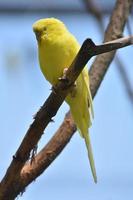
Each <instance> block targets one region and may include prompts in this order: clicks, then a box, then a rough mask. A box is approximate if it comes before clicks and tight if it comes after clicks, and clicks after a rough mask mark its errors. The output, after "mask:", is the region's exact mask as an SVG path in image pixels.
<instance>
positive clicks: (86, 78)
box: [82, 67, 94, 118]
mask: <svg viewBox="0 0 133 200" xmlns="http://www.w3.org/2000/svg"><path fill="white" fill-rule="evenodd" d="M82 77H83V80H84V81H85V85H86V88H87V91H88V102H89V106H90V111H91V115H92V118H94V110H93V104H92V96H91V91H90V87H89V75H88V69H87V67H85V68H84V69H83V71H82Z"/></svg>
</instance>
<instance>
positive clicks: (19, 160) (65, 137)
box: [0, 0, 132, 200]
mask: <svg viewBox="0 0 133 200" xmlns="http://www.w3.org/2000/svg"><path fill="white" fill-rule="evenodd" d="M122 2H123V3H122ZM131 4H132V1H131V0H128V1H120V0H118V1H117V3H116V7H115V10H114V11H113V14H112V18H111V23H110V26H111V27H110V26H109V27H108V31H111V33H110V34H111V35H110V34H108V31H107V32H106V37H105V41H107V40H110V39H112V38H111V36H112V35H113V34H114V38H118V37H119V36H120V35H121V33H122V31H123V27H124V24H125V22H126V19H127V16H128V14H129V11H130V7H131ZM114 16H115V18H114ZM117 18H119V19H120V20H119V23H120V24H119V25H118V24H116V21H117ZM115 20H116V21H115ZM117 23H118V21H117ZM116 30H117V33H119V34H115V33H116ZM130 39H131V38H130ZM118 43H119V42H118ZM118 43H117V45H118ZM85 44H86V45H85ZM84 45H85V46H86V48H85V49H84V48H83V47H82V48H81V49H82V53H81V54H80V53H79V54H78V56H77V57H76V59H75V60H74V62H73V63H72V66H71V67H70V69H69V70H68V72H67V79H66V80H68V81H65V83H64V82H60V83H58V85H56V87H55V91H56V93H55V91H53V92H52V94H51V95H52V97H51V95H50V97H49V98H48V100H47V101H46V103H45V104H44V105H43V107H42V108H41V109H40V111H39V112H38V113H37V115H36V117H35V121H34V122H33V124H32V125H31V126H30V128H29V130H28V132H27V135H26V136H25V138H24V140H23V141H22V143H21V145H20V147H19V149H18V150H17V152H16V155H15V156H14V157H13V160H12V162H11V165H10V166H9V168H8V170H7V173H6V175H5V176H4V178H3V180H2V182H1V184H0V200H5V199H6V200H8V199H10V200H12V199H14V198H15V197H16V196H17V195H18V194H19V193H20V192H22V191H23V190H24V188H25V186H27V185H28V184H29V183H30V182H31V181H32V180H34V179H35V178H36V177H37V176H33V175H34V174H35V172H36V170H37V169H38V167H39V164H38V165H37V162H36V159H37V158H38V159H39V158H41V156H42V155H47V156H46V160H45V159H44V157H43V156H42V160H41V162H39V163H40V164H41V163H42V162H43V164H44V165H45V167H42V168H41V171H40V173H38V175H39V174H41V173H42V172H43V171H44V170H45V169H46V167H48V166H49V164H50V163H51V162H52V161H53V160H54V159H55V158H56V157H57V156H58V154H59V153H60V152H61V151H62V150H63V148H64V147H65V145H66V144H67V143H68V141H69V140H70V138H71V136H72V135H73V133H74V132H75V131H76V127H75V125H74V122H73V120H72V118H71V115H70V113H69V114H68V115H67V116H66V118H65V121H64V122H63V124H62V125H61V127H60V129H59V130H58V131H57V134H56V135H55V137H53V139H52V140H51V141H50V142H49V144H48V145H47V146H46V147H45V148H44V149H43V150H42V151H41V152H40V153H39V154H38V155H37V156H36V157H35V161H34V162H33V163H32V165H30V166H31V168H30V169H29V168H27V169H28V170H26V167H27V166H28V164H25V162H26V161H28V159H29V157H30V153H31V150H33V149H34V148H35V147H36V145H37V142H38V141H39V139H40V137H41V135H42V134H43V130H44V128H45V127H46V125H47V124H48V122H50V121H51V118H52V117H53V116H54V114H56V112H57V110H58V108H59V106H60V105H61V103H62V102H63V100H64V99H65V97H66V95H67V94H68V92H69V88H70V87H71V85H72V83H74V81H75V79H76V78H77V76H78V75H79V73H80V72H81V70H82V67H81V66H84V65H85V64H86V62H87V61H88V59H90V58H91V57H92V56H93V55H95V54H94V53H93V52H92V49H93V50H95V52H96V53H97V54H98V52H97V51H96V48H97V47H98V48H99V49H100V48H101V46H95V45H94V43H93V42H92V41H91V40H86V42H85V43H84ZM113 45H114V44H113ZM119 45H120V46H119V47H121V43H119ZM105 46H106V47H108V44H105ZM105 46H103V45H102V47H105ZM119 47H118V46H117V47H116V46H115V48H114V46H113V47H112V43H111V46H110V49H109V50H111V51H112V50H113V49H116V48H119ZM108 48H109V47H108ZM84 50H85V51H84ZM106 50H107V49H106ZM88 52H89V55H88ZM104 52H106V51H105V50H103V48H102V52H99V53H104ZM114 53H115V52H112V53H111V56H110V55H108V54H106V56H105V57H104V58H105V60H106V62H104V61H102V62H103V63H102V64H103V65H106V67H104V68H103V67H101V66H102V65H99V62H98V61H97V62H98V63H97V62H95V65H93V67H92V68H91V70H90V79H91V91H92V94H93V97H94V95H95V94H96V91H97V89H98V87H99V85H100V84H99V83H100V80H101V81H102V78H103V76H104V74H105V73H106V71H107V65H108V66H109V64H110V62H111V61H110V60H111V59H113V56H114ZM112 54H113V56H112ZM81 55H83V57H82V56H81ZM107 55H108V56H107ZM102 56H103V55H102ZM98 57H99V56H98ZM106 57H108V59H109V60H108V61H107V59H106ZM99 59H100V58H99ZM102 60H103V59H102ZM78 66H79V68H78ZM96 66H100V67H99V68H98V67H96ZM100 68H101V70H103V71H104V72H103V73H100V74H99V73H97V70H98V72H99V71H100ZM104 69H105V70H104ZM95 73H96V76H95V75H94V74H95ZM99 75H100V78H99ZM70 77H71V78H72V79H71V78H70ZM96 82H97V84H96ZM94 88H95V89H94ZM55 99H56V101H55ZM54 102H56V105H55V106H53V103H54ZM46 104H47V106H46ZM48 108H49V109H48ZM51 110H53V111H52V113H51V112H49V111H51ZM44 111H45V112H44ZM67 127H68V129H67ZM58 141H60V142H58ZM50 145H51V147H50ZM34 169H35V170H34ZM30 175H32V176H31V177H33V178H31V177H30ZM29 177H30V178H29ZM28 180H30V181H28Z"/></svg>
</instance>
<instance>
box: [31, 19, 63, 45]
mask: <svg viewBox="0 0 133 200" xmlns="http://www.w3.org/2000/svg"><path fill="white" fill-rule="evenodd" d="M66 30H67V29H66V27H65V25H64V24H63V22H61V21H60V20H58V19H55V18H46V19H40V20H38V21H36V22H35V23H34V24H33V31H34V33H35V35H36V38H37V41H38V42H39V41H41V39H43V40H45V39H48V38H49V37H52V36H56V37H57V36H60V35H61V34H62V33H64V31H66Z"/></svg>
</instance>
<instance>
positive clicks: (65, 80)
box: [58, 68, 68, 82]
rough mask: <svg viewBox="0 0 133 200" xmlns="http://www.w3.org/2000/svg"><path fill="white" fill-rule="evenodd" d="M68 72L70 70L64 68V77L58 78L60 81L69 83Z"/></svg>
mask: <svg viewBox="0 0 133 200" xmlns="http://www.w3.org/2000/svg"><path fill="white" fill-rule="evenodd" d="M67 70H68V68H64V70H63V76H62V77H59V78H58V80H59V81H63V82H68V79H67V77H66V72H67Z"/></svg>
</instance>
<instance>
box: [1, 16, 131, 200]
mask: <svg viewBox="0 0 133 200" xmlns="http://www.w3.org/2000/svg"><path fill="white" fill-rule="evenodd" d="M53 16H54V17H57V18H59V19H61V20H63V21H64V23H65V24H66V25H67V27H68V28H69V30H70V31H71V32H72V33H73V34H74V35H75V36H76V37H77V39H78V40H79V42H80V43H82V42H83V41H84V39H85V38H87V37H90V38H92V39H93V41H94V42H96V43H97V44H98V43H101V41H102V36H101V34H100V32H99V29H98V26H97V23H96V22H95V20H94V19H93V18H92V17H91V16H88V15H87V14H80V15H78V14H77V15H73V14H71V15H70V14H69V15H68V14H64V15H62V14H58V13H56V14H55V13H44V14H41V15H36V14H34V15H24V16H23V15H18V16H15V15H12V16H8V15H0V27H3V28H2V29H1V33H0V34H1V38H2V40H0V91H1V95H0V97H1V104H0V111H1V115H0V121H1V142H0V158H1V165H0V177H1V178H2V177H3V175H4V173H5V171H6V169H7V167H8V165H9V163H10V161H11V159H12V155H13V154H14V153H15V151H16V149H17V148H18V146H19V144H20V142H21V140H22V138H23V137H24V135H25V133H26V130H27V129H28V127H29V125H30V124H31V122H32V121H33V120H32V117H33V115H34V114H35V113H36V112H37V110H38V109H39V108H40V106H41V105H42V104H43V102H44V101H45V100H46V98H47V97H48V95H49V94H50V85H49V84H48V83H47V82H46V80H45V79H44V77H43V75H42V74H41V72H40V69H39V64H38V60H37V45H36V40H35V36H34V34H33V32H32V24H33V23H34V21H36V20H37V19H39V18H42V17H43V18H45V17H53ZM107 23H108V18H107V17H106V19H105V24H107ZM125 35H127V33H126V32H125ZM118 53H119V55H120V56H121V58H122V60H123V62H124V64H125V67H126V70H127V72H128V74H129V78H130V81H131V83H132V84H133V82H132V62H131V59H132V47H126V48H124V49H121V50H119V52H118ZM92 60H93V59H92ZM92 60H91V61H90V62H89V63H88V67H89V66H90V65H91V63H92ZM117 67H118V66H116V65H115V64H114V62H113V63H112V64H111V66H110V69H109V70H108V73H107V75H106V77H105V79H104V81H103V83H102V85H101V87H100V89H99V91H98V93H97V95H96V97H95V100H94V112H95V118H94V121H93V125H92V127H91V129H90V134H91V140H92V145H93V151H94V156H95V162H96V168H97V175H98V184H97V185H95V184H94V183H93V179H92V175H91V172H90V167H89V163H88V158H87V153H86V149H85V146H84V141H83V140H82V139H81V137H80V136H79V134H78V133H76V134H75V135H74V137H73V138H72V140H71V141H70V143H69V144H68V145H67V147H66V148H65V149H64V151H63V152H62V153H61V155H60V156H59V157H58V158H57V159H56V160H55V161H54V162H53V164H52V165H51V166H50V167H49V168H48V169H47V170H46V171H45V173H44V174H43V175H41V176H40V177H39V178H38V179H37V180H36V181H35V182H34V183H32V184H31V185H30V186H29V187H28V188H27V190H26V192H25V193H24V194H23V196H22V197H21V198H20V199H22V200H28V199H32V200H35V199H36V197H37V198H38V199H40V200H41V199H42V198H46V199H53V198H54V199H55V200H56V199H63V200H65V199H72V198H76V199H77V200H78V199H81V198H82V199H88V198H90V199H91V200H97V199H102V200H104V199H109V200H112V199H113V200H115V199H117V200H119V199H120V200H124V199H127V200H130V199H132V196H133V190H132V189H133V162H132V151H133V135H132V132H133V125H132V120H133V107H132V106H133V105H132V102H130V101H129V99H128V97H127V95H126V89H125V86H124V84H123V82H122V81H121V77H120V74H119V73H118V70H117ZM68 109H69V108H68V106H67V105H66V104H65V103H64V104H63V105H62V106H61V108H60V110H59V112H58V113H57V115H56V117H55V118H54V119H55V123H51V124H50V125H49V126H48V127H47V129H46V130H45V135H43V137H42V139H41V141H40V142H39V149H41V148H42V147H43V146H44V144H46V143H47V141H48V140H49V139H50V138H51V136H52V135H53V134H54V132H55V130H56V129H57V128H58V126H59V125H60V123H61V122H62V120H63V118H64V113H66V112H67V110H68Z"/></svg>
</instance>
